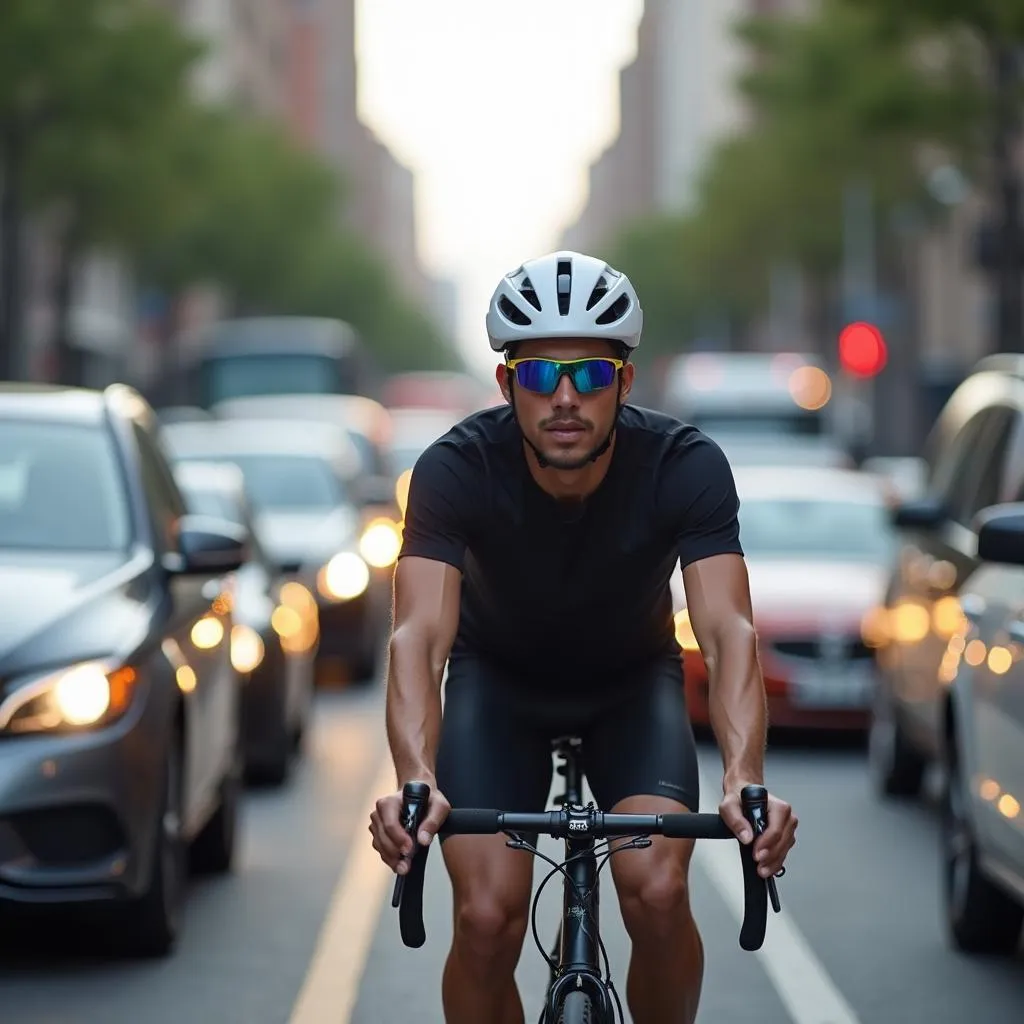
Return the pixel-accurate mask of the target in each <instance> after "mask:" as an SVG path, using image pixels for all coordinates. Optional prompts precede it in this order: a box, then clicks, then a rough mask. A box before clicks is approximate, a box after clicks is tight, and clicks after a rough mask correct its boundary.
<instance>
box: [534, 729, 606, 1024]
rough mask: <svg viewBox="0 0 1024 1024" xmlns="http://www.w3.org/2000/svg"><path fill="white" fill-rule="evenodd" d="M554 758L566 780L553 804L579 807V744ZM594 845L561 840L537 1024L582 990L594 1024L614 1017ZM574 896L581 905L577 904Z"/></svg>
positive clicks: (548, 1022) (565, 746)
mask: <svg viewBox="0 0 1024 1024" xmlns="http://www.w3.org/2000/svg"><path fill="white" fill-rule="evenodd" d="M555 751H556V755H557V756H558V757H559V758H561V759H562V764H561V765H559V766H558V768H557V771H558V773H559V774H560V775H564V776H565V792H564V793H563V794H562V795H561V796H560V797H559V798H558V799H557V801H556V802H557V803H559V804H561V805H562V806H576V807H582V806H583V769H582V765H581V764H580V742H579V740H578V739H575V738H564V739H560V740H559V741H558V742H557V745H556V747H555ZM594 846H595V844H594V839H593V837H587V838H585V839H568V838H567V839H566V840H565V858H564V859H565V861H566V865H565V872H566V874H567V875H568V876H569V877H568V878H563V880H562V920H561V924H560V926H559V929H558V936H557V938H556V940H555V946H554V949H553V950H552V954H551V955H552V958H553V959H557V965H556V966H553V967H552V969H551V981H550V984H549V986H548V993H547V1000H546V1003H545V1008H544V1011H543V1013H542V1014H541V1019H540V1024H555V1022H556V1021H557V1019H558V1012H559V1010H560V1009H561V1005H562V1001H563V1000H564V998H565V996H566V995H567V993H569V992H571V991H574V990H576V989H582V990H583V991H585V992H586V993H587V994H588V995H589V996H590V1001H591V1003H592V1004H593V1009H594V1012H595V1014H596V1017H595V1020H594V1024H606V1022H608V1024H610V1022H612V1021H615V1020H616V1019H617V1018H616V1015H615V1011H614V1007H613V1006H612V1001H611V997H610V996H609V994H608V990H607V989H606V988H605V984H604V981H603V980H602V977H601V960H600V948H599V946H598V926H599V923H600V914H599V910H600V905H599V895H600V883H599V879H598V875H597V857H596V855H595V853H594ZM570 879H571V881H570ZM577 893H579V894H580V895H582V897H583V899H582V900H581V899H580V896H579V895H577Z"/></svg>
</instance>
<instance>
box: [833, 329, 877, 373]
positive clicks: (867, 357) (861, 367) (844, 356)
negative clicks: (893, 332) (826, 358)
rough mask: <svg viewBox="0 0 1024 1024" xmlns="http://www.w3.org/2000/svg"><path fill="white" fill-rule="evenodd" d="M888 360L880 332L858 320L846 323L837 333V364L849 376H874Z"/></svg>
mask: <svg viewBox="0 0 1024 1024" xmlns="http://www.w3.org/2000/svg"><path fill="white" fill-rule="evenodd" d="M888 360H889V350H888V349H887V348H886V344H885V338H883V337H882V332H881V331H880V330H879V329H878V328H877V327H874V326H873V325H871V324H868V323H864V322H862V321H858V322H857V323H853V324H847V325H846V326H845V327H844V328H843V330H842V332H841V333H840V335H839V365H840V366H841V367H842V368H843V369H844V370H845V371H846V372H847V373H849V374H850V375H851V376H854V377H874V376H875V375H876V374H878V373H881V371H882V370H883V369H884V368H885V364H886V363H887V362H888Z"/></svg>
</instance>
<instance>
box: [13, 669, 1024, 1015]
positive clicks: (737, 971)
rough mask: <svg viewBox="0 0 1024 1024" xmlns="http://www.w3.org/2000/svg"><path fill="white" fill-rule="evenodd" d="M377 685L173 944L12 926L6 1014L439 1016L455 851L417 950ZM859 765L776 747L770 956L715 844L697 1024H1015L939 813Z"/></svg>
mask: <svg viewBox="0 0 1024 1024" xmlns="http://www.w3.org/2000/svg"><path fill="white" fill-rule="evenodd" d="M381 697H382V695H381V692H380V691H379V689H377V690H373V691H370V692H365V691H364V692H350V693H328V694H324V695H321V697H320V700H319V705H318V717H317V724H316V728H315V731H314V735H313V737H312V739H311V743H310V748H309V757H308V760H307V761H306V763H305V764H303V765H302V767H301V768H300V769H299V770H298V772H297V775H296V777H295V779H294V780H293V781H292V782H291V784H290V785H288V786H286V787H285V788H284V789H283V790H281V791H280V792H277V791H273V790H262V791H261V790H256V791H251V792H250V793H249V795H248V798H247V801H246V807H245V812H246V813H245V819H244V837H243V838H244V841H243V844H242V849H241V857H240V861H239V866H238V870H237V872H236V875H235V876H234V877H232V878H229V879H226V880H213V881H205V880H204V881H202V882H199V883H197V884H196V885H195V886H194V888H193V891H192V893H191V895H190V899H189V902H188V907H187V917H186V923H185V930H184V934H183V936H182V939H181V945H180V948H179V950H178V952H177V954H176V955H175V956H174V957H172V958H170V959H168V960H167V961H166V962H155V963H147V962H127V961H123V960H121V961H119V960H114V959H110V958H106V957H104V956H102V955H97V954H96V953H95V952H94V950H95V949H96V948H97V946H98V945H100V943H98V941H97V937H96V936H95V935H91V934H89V933H88V931H85V932H83V931H82V930H81V929H76V928H73V927H72V926H71V925H61V926H60V927H51V930H49V931H48V932H47V933H46V934H45V935H44V936H43V937H39V936H29V937H28V938H26V937H25V936H24V935H23V934H21V933H20V932H17V933H8V935H7V936H5V937H4V947H3V950H2V951H0V958H2V959H0V964H2V966H0V1021H2V1022H3V1024H140V1022H146V1024H171V1022H180V1021H194V1022H196V1024H316V1022H322V1024H341V1022H346V1021H351V1022H353V1024H405V1022H408V1021H416V1022H417V1024H439V1022H441V1020H442V1017H441V1012H440V972H441V966H442V963H443V959H444V955H445V951H446V945H447V940H448V938H449V936H450V931H451V923H450V905H451V901H450V891H449V888H448V883H447V879H446V878H445V876H444V873H443V867H442V864H441V859H440V857H439V856H438V854H437V851H436V850H435V851H433V852H432V854H431V862H432V866H431V869H430V872H429V877H428V883H429V884H428V892H427V896H426V904H427V913H426V925H427V935H428V941H427V944H426V946H424V947H423V948H422V949H419V950H410V949H406V948H404V947H403V946H402V944H401V940H400V938H399V933H398V921H397V919H396V914H395V912H394V911H392V910H391V908H390V899H389V897H390V889H391V886H390V876H389V875H388V874H387V872H385V871H384V869H383V868H382V867H381V866H380V864H379V861H377V862H375V855H373V853H372V850H370V849H369V840H368V835H367V832H366V824H367V820H366V818H367V813H368V809H369V806H370V801H371V797H372V796H375V795H376V792H377V788H378V787H379V786H380V785H382V784H383V782H384V781H385V780H386V779H387V777H388V776H387V774H386V773H387V765H386V763H385V760H384V758H385V748H384V740H383V729H382V720H383V719H382V707H381ZM702 761H703V768H704V781H705V793H704V807H703V809H705V810H710V809H712V807H713V802H714V796H715V794H716V791H717V781H718V780H717V755H716V754H715V752H714V751H713V750H712V749H710V748H705V749H704V750H703V751H702ZM863 762H864V753H863V750H861V749H858V748H854V747H851V746H849V745H846V746H845V748H844V749H829V748H828V747H825V746H823V745H820V744H819V745H816V746H815V747H813V748H809V747H806V746H795V745H792V744H787V745H786V746H783V747H781V748H779V749H773V752H772V755H771V758H770V764H769V768H770V771H769V781H770V783H771V785H772V788H773V789H774V790H776V791H777V792H778V793H779V794H780V795H783V796H785V797H787V798H788V799H790V800H791V801H792V802H793V804H794V806H795V808H796V809H797V811H798V813H799V815H800V818H801V824H800V830H799V843H798V845H797V847H796V848H795V850H794V852H793V854H792V855H791V858H790V867H789V871H788V873H787V875H786V877H785V878H784V879H782V880H781V881H780V886H779V888H780V894H781V897H782V902H783V915H781V916H779V917H775V916H772V918H771V919H770V920H769V925H768V927H769V930H768V942H767V943H766V946H765V950H764V952H763V953H761V954H758V955H751V954H747V953H743V952H742V951H741V950H740V949H739V946H738V942H737V936H738V928H739V925H738V919H737V917H736V914H735V911H736V904H735V899H736V898H737V897H738V895H739V893H740V875H739V862H738V859H737V858H736V854H735V849H734V847H733V846H732V844H728V843H707V844H704V845H705V848H704V849H703V850H701V851H700V853H699V856H698V858H697V861H696V864H695V868H694V872H693V899H694V904H695V912H696V914H697V916H698V920H699V923H700V925H701V928H702V931H703V935H704V942H705V949H706V956H707V962H708V965H707V971H706V977H705V985H704V998H703V1004H702V1013H701V1017H700V1020H701V1021H707V1022H711V1024H715V1022H719V1021H721V1022H726V1021H755V1020H756V1021H758V1022H760V1024H786V1022H795V1024H852V1022H859V1024H925V1022H927V1024H962V1022H964V1021H977V1022H978V1024H1011V1022H1014V1021H1018V1020H1020V1017H1021V1008H1022V1007H1024V959H1018V960H1017V961H1016V962H1013V963H1005V962H1002V963H1001V962H999V961H990V962H986V961H984V960H977V961H970V960H967V959H965V958H962V957H959V956H956V955H954V954H953V953H952V952H950V951H949V949H948V947H947V945H946V942H945V937H944V935H943V932H942V930H941V928H940V921H939V911H938V907H939V901H938V891H939V881H938V873H939V866H938V857H937V843H936V827H935V826H936V822H935V815H934V811H933V810H931V809H929V808H918V807H915V806H912V805H911V806H902V805H899V804H893V805H882V804H880V803H879V802H878V801H877V800H876V799H875V798H874V797H873V796H872V795H871V794H870V792H869V789H868V786H867V782H866V777H865V770H864V763H863ZM382 769H383V772H382ZM625 855H626V856H643V853H642V852H635V853H631V854H625ZM524 856H525V854H524ZM545 897H546V898H545V900H544V901H543V906H544V914H543V923H542V927H541V935H542V938H543V941H544V942H545V943H546V944H548V943H550V941H551V938H552V936H553V934H554V915H555V913H556V911H557V905H558V893H557V890H556V888H555V887H554V886H553V885H552V886H549V889H548V890H547V891H546V893H545ZM602 923H603V932H604V935H605V940H606V944H607V948H608V953H609V956H610V958H611V961H612V966H613V971H614V976H615V978H616V980H617V982H618V985H619V988H620V990H621V991H622V992H623V993H624V990H625V967H626V961H627V944H626V941H625V937H624V932H623V929H622V925H621V921H620V919H619V917H618V914H617V908H616V905H615V900H614V896H613V890H612V889H611V887H610V886H608V887H607V888H606V890H605V895H604V900H603V922H602ZM527 942H528V945H527V947H526V950H525V952H524V956H523V960H522V962H521V964H520V969H519V975H520V978H521V981H522V986H523V990H524V992H525V994H526V999H527V1021H535V1020H536V1018H537V1014H538V1012H539V1006H540V997H541V993H542V988H543V984H544V980H545V969H544V965H543V963H542V961H541V958H540V956H539V954H538V952H537V950H536V949H535V948H534V947H533V946H532V945H531V944H530V940H529V938H528V940H527ZM87 954H88V955H87ZM627 1019H629V1018H628V1016H627Z"/></svg>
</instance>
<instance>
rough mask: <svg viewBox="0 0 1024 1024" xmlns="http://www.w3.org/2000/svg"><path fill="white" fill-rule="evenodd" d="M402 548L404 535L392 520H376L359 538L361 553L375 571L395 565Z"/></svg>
mask: <svg viewBox="0 0 1024 1024" xmlns="http://www.w3.org/2000/svg"><path fill="white" fill-rule="evenodd" d="M401 547H402V535H401V533H400V532H399V528H398V525H397V524H396V523H394V522H392V521H391V520H390V519H374V520H373V522H372V523H370V524H369V525H368V526H367V527H366V529H365V530H364V531H363V535H362V537H360V538H359V553H360V554H361V555H362V556H363V558H364V559H365V560H366V561H367V562H369V564H370V565H372V566H373V567H374V568H375V569H386V568H387V567H388V566H389V565H394V563H395V559H396V558H398V552H399V551H400V550H401Z"/></svg>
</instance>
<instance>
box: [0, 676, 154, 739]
mask: <svg viewBox="0 0 1024 1024" xmlns="http://www.w3.org/2000/svg"><path fill="white" fill-rule="evenodd" d="M136 679H137V677H136V673H135V670H134V669H132V668H127V667H120V668H118V667H114V666H111V665H110V664H108V663H105V662H102V661H87V662H82V663H81V664H80V665H74V666H72V667H71V668H67V669H64V670H63V671H62V672H55V673H53V674H52V675H49V676H46V677H44V678H43V679H39V680H37V681H36V682H34V683H29V684H28V685H27V686H22V687H19V688H18V689H16V690H15V691H14V692H13V693H12V694H11V695H10V696H9V697H8V698H7V699H6V700H5V701H4V702H3V703H2V704H0V731H6V732H19V733H25V732H45V731H47V730H51V729H66V728H81V727H86V726H96V725H108V724H109V723H110V722H113V721H114V720H116V719H117V718H120V716H121V715H123V714H124V712H125V711H126V710H127V709H128V706H129V704H130V703H131V698H132V694H133V693H134V690H135V683H136Z"/></svg>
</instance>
